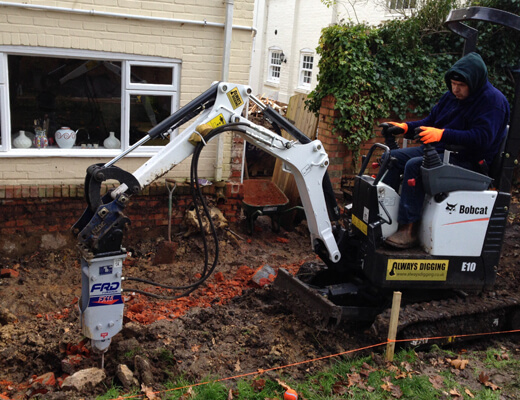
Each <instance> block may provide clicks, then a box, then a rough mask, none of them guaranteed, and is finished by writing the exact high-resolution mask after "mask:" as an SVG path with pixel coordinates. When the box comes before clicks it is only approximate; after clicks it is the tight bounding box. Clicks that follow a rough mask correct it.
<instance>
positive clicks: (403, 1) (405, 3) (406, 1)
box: [388, 0, 417, 10]
mask: <svg viewBox="0 0 520 400" xmlns="http://www.w3.org/2000/svg"><path fill="white" fill-rule="evenodd" d="M416 1H417V0H388V8H389V9H390V10H402V9H407V8H415V6H416Z"/></svg>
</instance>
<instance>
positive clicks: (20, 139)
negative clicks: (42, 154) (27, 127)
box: [13, 131, 32, 149]
mask: <svg viewBox="0 0 520 400" xmlns="http://www.w3.org/2000/svg"><path fill="white" fill-rule="evenodd" d="M13 146H14V147H16V148H17V149H28V148H29V147H31V146H32V140H31V139H30V138H28V137H27V136H26V135H25V131H20V134H19V135H18V136H17V137H16V139H14V140H13Z"/></svg>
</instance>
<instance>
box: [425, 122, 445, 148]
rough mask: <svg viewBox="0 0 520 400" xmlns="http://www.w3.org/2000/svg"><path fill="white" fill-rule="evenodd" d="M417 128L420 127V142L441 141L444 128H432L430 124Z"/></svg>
mask: <svg viewBox="0 0 520 400" xmlns="http://www.w3.org/2000/svg"><path fill="white" fill-rule="evenodd" d="M419 128H420V129H421V133H419V136H420V139H421V142H423V143H424V144H426V143H434V142H440V141H441V138H442V134H443V133H444V129H438V128H433V127H431V126H421V127H419Z"/></svg>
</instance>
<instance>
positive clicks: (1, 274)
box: [0, 268, 20, 278]
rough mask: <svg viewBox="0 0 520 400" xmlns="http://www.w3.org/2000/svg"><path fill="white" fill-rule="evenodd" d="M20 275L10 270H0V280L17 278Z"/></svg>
mask: <svg viewBox="0 0 520 400" xmlns="http://www.w3.org/2000/svg"><path fill="white" fill-rule="evenodd" d="M19 276H20V273H19V272H18V271H16V270H14V269H12V268H2V269H1V270H0V278H18V277H19Z"/></svg>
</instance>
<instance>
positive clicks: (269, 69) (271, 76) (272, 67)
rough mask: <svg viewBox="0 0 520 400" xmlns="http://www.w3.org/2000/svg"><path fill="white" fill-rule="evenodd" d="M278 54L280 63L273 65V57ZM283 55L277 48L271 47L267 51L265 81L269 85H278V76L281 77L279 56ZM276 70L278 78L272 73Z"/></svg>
mask: <svg viewBox="0 0 520 400" xmlns="http://www.w3.org/2000/svg"><path fill="white" fill-rule="evenodd" d="M274 54H279V55H280V57H279V60H280V63H279V64H277V63H273V62H272V61H273V55H274ZM282 54H283V51H282V49H281V48H279V47H271V48H270V49H269V59H268V65H267V81H268V82H271V83H280V76H281V75H282V58H281V55H282ZM275 69H277V70H278V76H274V74H273V71H274V70H275Z"/></svg>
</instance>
